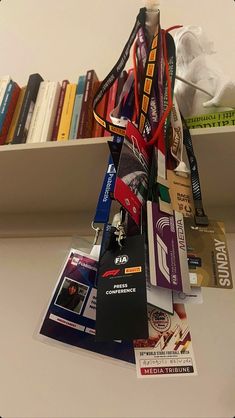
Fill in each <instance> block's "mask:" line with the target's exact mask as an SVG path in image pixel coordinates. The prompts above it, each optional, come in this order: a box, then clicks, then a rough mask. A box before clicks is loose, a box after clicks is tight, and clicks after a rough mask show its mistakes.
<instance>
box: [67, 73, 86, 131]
mask: <svg viewBox="0 0 235 418" xmlns="http://www.w3.org/2000/svg"><path fill="white" fill-rule="evenodd" d="M85 81H86V76H85V75H81V76H80V77H79V79H78V85H77V91H76V97H75V101H74V108H73V116H72V121H71V127H70V132H69V139H76V138H77V131H78V124H79V118H80V114H81V107H82V98H83V94H84V89H85Z"/></svg>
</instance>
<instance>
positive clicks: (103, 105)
mask: <svg viewBox="0 0 235 418" xmlns="http://www.w3.org/2000/svg"><path fill="white" fill-rule="evenodd" d="M99 86H100V82H99V81H98V82H97V85H96V87H95V93H96V91H97V90H98V88H99ZM107 101H108V93H105V94H104V96H103V97H102V99H101V101H100V102H99V103H98V105H97V113H98V114H99V115H100V116H102V117H103V118H104V119H105V116H106V110H107ZM101 136H104V127H103V126H101V125H100V124H99V123H98V122H96V120H93V129H92V137H94V138H99V137H101Z"/></svg>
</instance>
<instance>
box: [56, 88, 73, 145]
mask: <svg viewBox="0 0 235 418" xmlns="http://www.w3.org/2000/svg"><path fill="white" fill-rule="evenodd" d="M76 89H77V85H76V84H74V83H69V84H67V87H66V92H65V98H64V104H63V108H62V114H61V120H60V126H59V131H58V136H57V141H64V140H68V139H69V131H70V125H71V120H72V113H73V106H74V100H75V95H76Z"/></svg>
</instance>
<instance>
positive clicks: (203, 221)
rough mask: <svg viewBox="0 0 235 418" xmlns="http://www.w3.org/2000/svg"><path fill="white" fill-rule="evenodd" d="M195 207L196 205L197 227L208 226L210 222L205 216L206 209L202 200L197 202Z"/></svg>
mask: <svg viewBox="0 0 235 418" xmlns="http://www.w3.org/2000/svg"><path fill="white" fill-rule="evenodd" d="M194 205H195V216H194V220H195V224H196V225H204V226H208V225H209V221H208V217H207V215H206V214H205V212H204V209H203V207H202V201H201V200H195V201H194Z"/></svg>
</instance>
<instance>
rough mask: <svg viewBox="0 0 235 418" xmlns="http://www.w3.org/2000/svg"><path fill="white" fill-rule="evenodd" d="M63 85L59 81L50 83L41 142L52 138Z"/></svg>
mask: <svg viewBox="0 0 235 418" xmlns="http://www.w3.org/2000/svg"><path fill="white" fill-rule="evenodd" d="M60 90H61V86H60V84H59V83H58V82H51V83H50V93H49V96H50V97H49V102H48V106H47V109H46V118H45V121H44V125H43V130H42V134H41V138H40V142H46V141H50V140H51V135H52V129H53V125H54V120H55V115H56V110H57V106H58V101H59V95H60Z"/></svg>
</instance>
